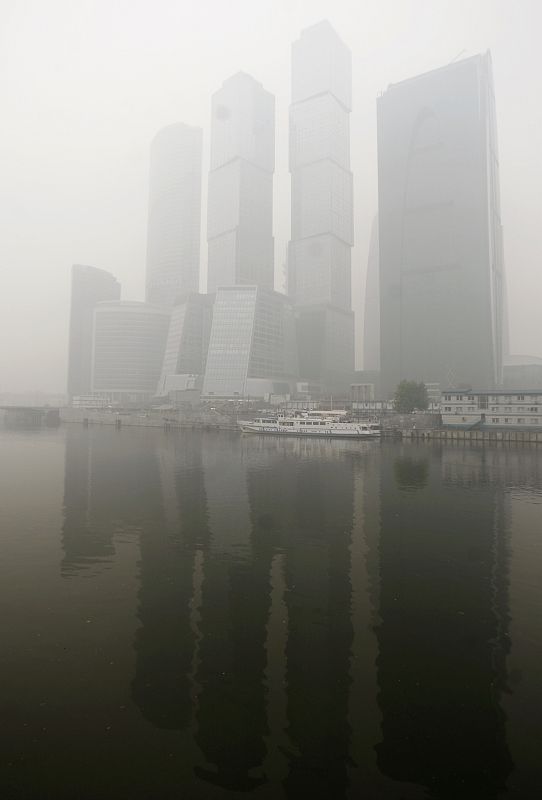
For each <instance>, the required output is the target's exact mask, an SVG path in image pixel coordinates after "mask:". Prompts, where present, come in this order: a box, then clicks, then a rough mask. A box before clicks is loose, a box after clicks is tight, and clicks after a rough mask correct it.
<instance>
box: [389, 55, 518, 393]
mask: <svg viewBox="0 0 542 800" xmlns="http://www.w3.org/2000/svg"><path fill="white" fill-rule="evenodd" d="M377 110H378V188H379V245H380V309H381V370H382V382H383V388H384V391H385V392H387V393H391V392H393V391H394V389H395V387H396V385H397V383H398V382H399V381H400V380H402V379H406V380H423V381H430V382H438V383H440V384H441V385H443V386H445V385H454V384H455V385H457V384H459V383H468V384H472V385H476V386H479V387H481V388H491V387H493V386H495V385H498V384H499V383H500V380H501V369H502V341H503V316H504V314H503V305H504V300H503V281H504V277H503V275H504V267H503V253H502V234H501V220H500V205H499V163H498V156H497V133H496V121H495V99H494V94H493V79H492V72H491V58H490V55H489V53H487V54H485V55H476V56H473V57H472V58H468V59H465V60H464V61H459V62H457V63H453V64H449V65H448V66H446V67H442V68H441V69H437V70H434V71H433V72H428V73H425V74H424V75H419V76H417V77H415V78H412V79H410V80H406V81H402V82H401V83H398V84H395V85H392V86H390V87H389V88H388V89H387V91H386V92H385V93H384V94H383V95H382V96H381V97H380V98H379V99H378V103H377Z"/></svg>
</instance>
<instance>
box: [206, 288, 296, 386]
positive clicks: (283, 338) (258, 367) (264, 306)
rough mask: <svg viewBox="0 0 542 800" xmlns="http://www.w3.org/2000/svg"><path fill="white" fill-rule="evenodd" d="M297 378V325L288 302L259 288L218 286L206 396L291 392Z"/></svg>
mask: <svg viewBox="0 0 542 800" xmlns="http://www.w3.org/2000/svg"><path fill="white" fill-rule="evenodd" d="M296 375H297V363H296V347H295V321H294V314H293V309H292V306H291V303H290V302H289V301H288V298H287V297H286V296H285V295H282V294H279V292H274V291H272V290H270V289H265V288H261V287H257V286H228V287H222V288H220V289H219V290H218V291H217V294H216V299H215V304H214V311H213V327H212V331H211V340H210V343H209V353H208V356H207V367H206V371H205V380H204V384H203V395H204V396H207V397H211V396H216V397H248V396H251V397H263V396H264V395H266V394H288V393H289V392H290V391H291V386H292V383H293V381H295V377H296Z"/></svg>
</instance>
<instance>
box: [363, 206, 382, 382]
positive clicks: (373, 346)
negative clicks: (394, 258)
mask: <svg viewBox="0 0 542 800" xmlns="http://www.w3.org/2000/svg"><path fill="white" fill-rule="evenodd" d="M363 369H364V370H371V371H374V372H378V371H379V370H380V276H379V260H378V217H375V218H374V220H373V225H372V228H371V239H370V242H369V257H368V259H367V276H366V279H365V308H364V314H363Z"/></svg>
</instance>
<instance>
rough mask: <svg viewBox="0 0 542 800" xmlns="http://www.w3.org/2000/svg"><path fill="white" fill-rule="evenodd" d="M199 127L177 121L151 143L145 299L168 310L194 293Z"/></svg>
mask: <svg viewBox="0 0 542 800" xmlns="http://www.w3.org/2000/svg"><path fill="white" fill-rule="evenodd" d="M201 140H202V131H201V128H193V127H190V126H189V125H184V124H182V123H178V124H175V125H169V126H168V127H167V128H163V129H162V130H161V131H159V132H158V133H157V134H156V136H155V137H154V139H153V141H152V144H151V166H150V186H149V219H148V235H147V277H146V299H147V302H149V303H156V304H158V305H165V306H171V305H173V304H174V302H175V300H176V299H177V298H178V297H179V296H182V295H185V294H187V293H189V292H197V291H198V290H199V257H200V227H201Z"/></svg>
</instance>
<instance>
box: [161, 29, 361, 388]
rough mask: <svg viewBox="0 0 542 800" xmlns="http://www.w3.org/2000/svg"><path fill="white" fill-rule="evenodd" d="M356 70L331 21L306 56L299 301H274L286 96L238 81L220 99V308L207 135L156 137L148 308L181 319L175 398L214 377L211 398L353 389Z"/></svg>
mask: <svg viewBox="0 0 542 800" xmlns="http://www.w3.org/2000/svg"><path fill="white" fill-rule="evenodd" d="M351 72H352V69H351V55H350V51H349V50H348V48H347V47H346V46H345V45H344V43H343V42H342V41H341V40H340V39H339V37H338V36H337V34H336V33H335V31H334V30H333V28H332V27H331V25H330V24H329V23H327V22H321V23H319V24H318V25H315V26H313V27H311V28H308V29H306V30H305V31H303V33H302V34H301V37H300V38H299V39H298V41H296V42H295V43H294V44H293V47H292V104H291V106H290V148H289V151H290V158H289V161H290V172H291V241H290V243H289V253H288V273H287V294H286V295H284V294H281V293H278V292H275V291H274V287H275V275H274V273H275V269H274V261H275V259H274V241H273V176H274V169H275V100H274V97H273V95H272V94H270V93H269V92H268V91H266V90H265V89H264V88H263V86H262V85H261V84H260V83H258V82H257V81H256V80H254V78H252V77H251V76H249V75H247V74H245V73H238V74H237V75H234V76H233V77H231V78H229V79H228V80H226V81H225V82H224V84H223V85H222V87H221V88H220V89H219V90H218V91H217V92H216V93H215V94H214V95H213V98H212V112H211V113H212V119H211V153H210V172H209V183H208V199H207V243H208V260H207V293H208V295H207V296H206V295H202V294H201V293H200V231H201V171H202V131H201V129H199V128H194V127H189V126H187V125H183V124H177V125H171V126H169V127H167V128H165V129H163V130H162V131H160V132H159V133H158V134H157V136H156V137H155V139H154V141H153V143H152V147H151V173H150V200H149V227H148V249H147V276H146V300H147V302H148V303H150V304H153V305H156V306H162V307H167V308H171V309H172V311H171V323H170V331H169V337H168V343H167V346H166V358H165V359H164V365H163V369H162V375H161V378H160V382H159V388H160V391H161V392H162V393H167V390H168V387H169V388H173V387H174V386H175V378H174V377H173V376H174V375H176V374H177V375H179V374H181V373H183V372H186V371H191V372H194V371H196V372H200V373H201V374H203V375H205V380H204V383H203V394H204V395H207V396H213V395H215V396H217V397H218V396H223V397H227V396H237V395H247V394H248V395H253V396H257V395H260V396H261V395H263V394H266V393H268V392H270V393H272V392H273V391H278V392H281V391H284V392H289V391H291V390H292V389H295V387H294V386H293V384H294V383H296V382H297V381H299V380H301V381H305V382H307V384H311V385H312V386H313V387H315V388H316V387H318V388H319V389H320V390H321V391H338V390H343V391H344V390H346V389H347V387H348V386H349V384H350V382H351V379H352V375H353V370H354V316H353V313H352V310H351V248H352V244H353V187H352V183H353V181H352V173H351V171H350V128H349V113H350V109H351V94H352V87H351V83H352V81H351ZM209 295H211V296H212V297H209ZM190 320H191V322H190ZM188 328H191V330H189V329H188ZM185 329H186V330H185ZM194 345H195V346H196V351H197V353H199V358H198V357H197V353H196V354H195V353H194ZM187 354H188V356H190V357H189V358H188V359H187ZM195 355H196V357H194V356H195Z"/></svg>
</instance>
